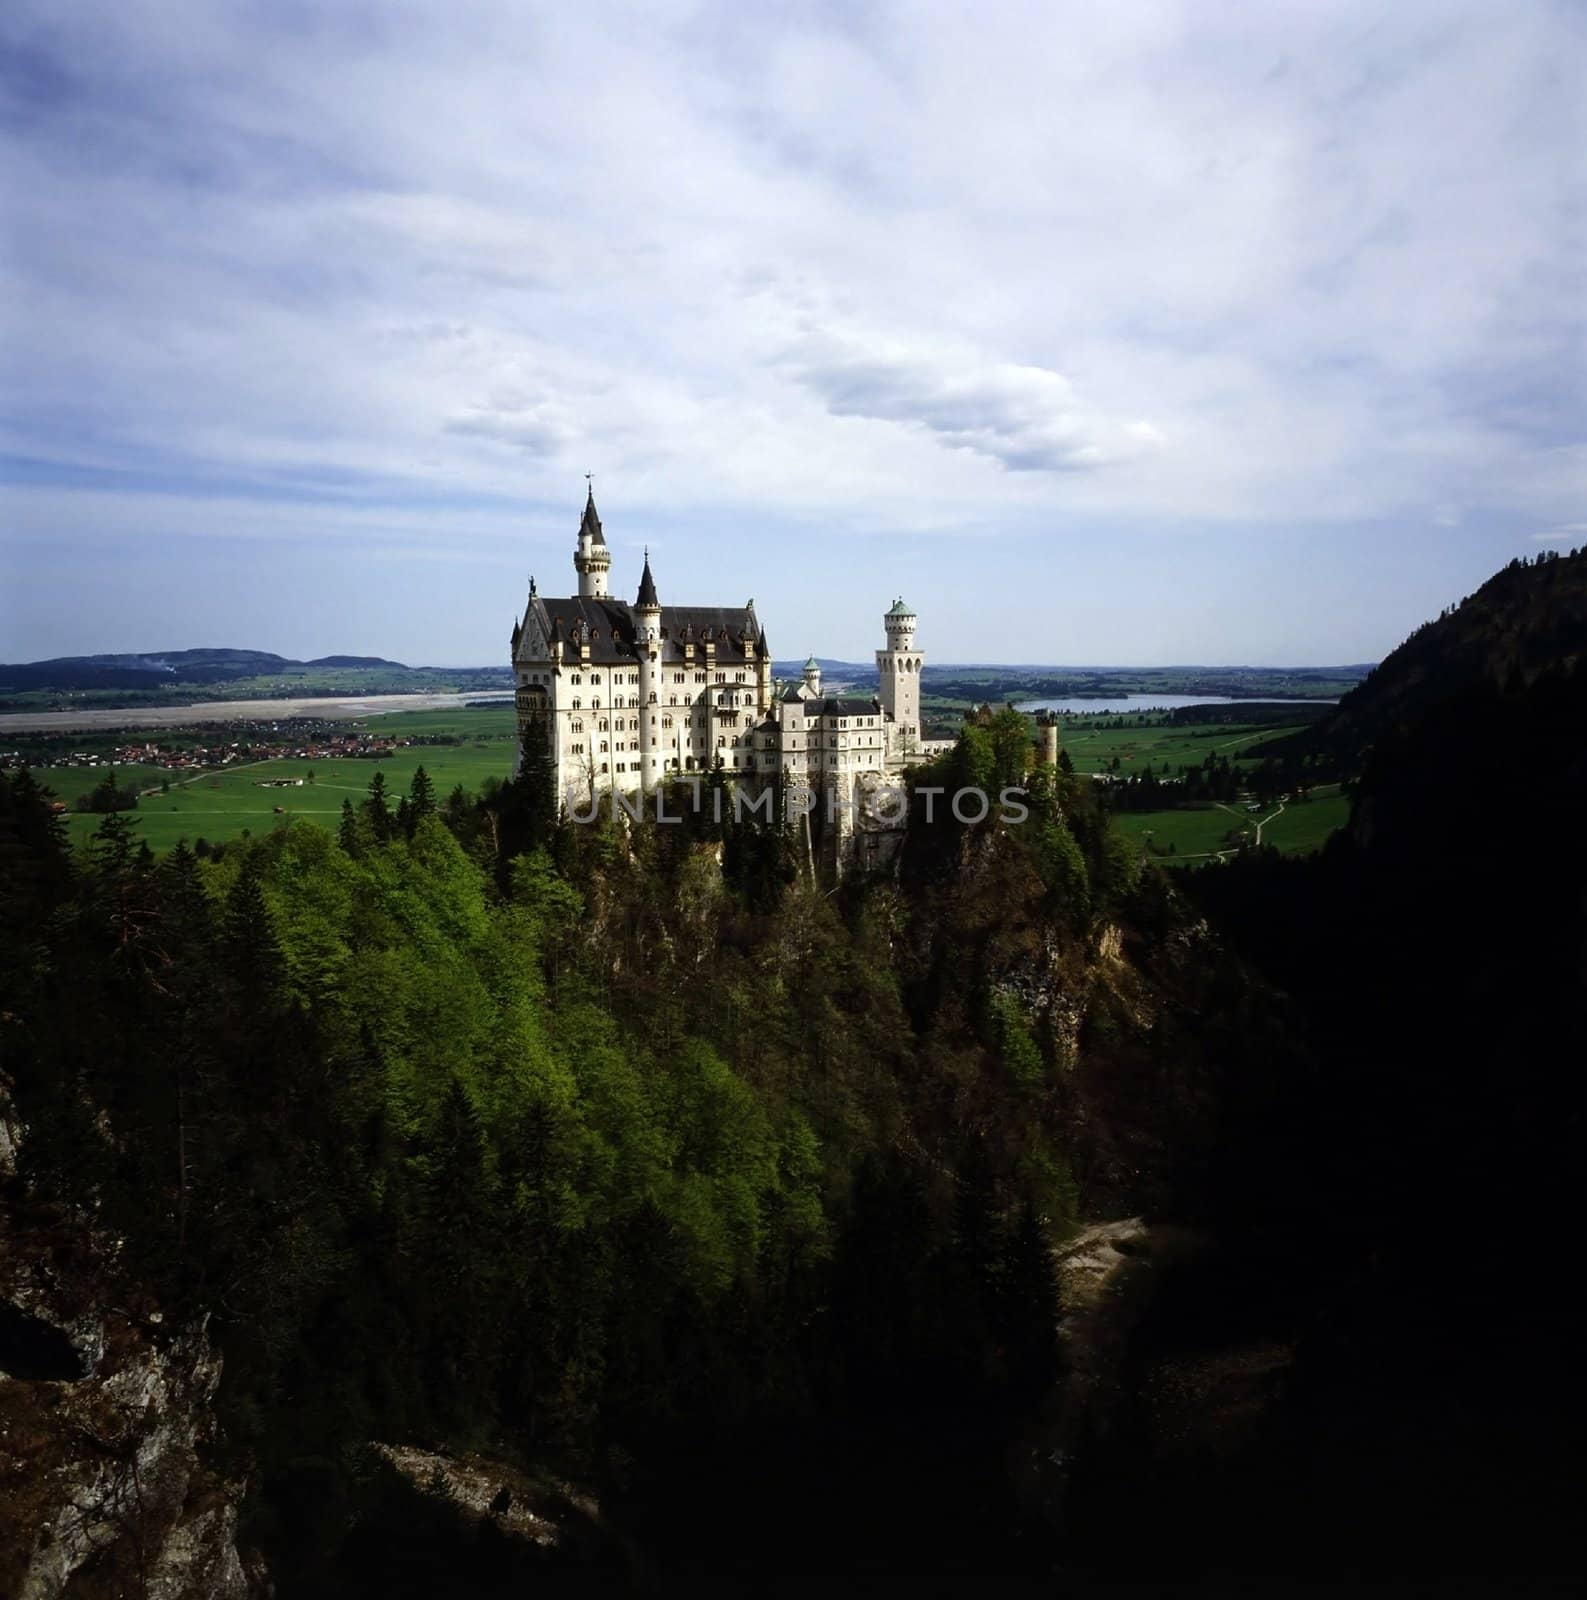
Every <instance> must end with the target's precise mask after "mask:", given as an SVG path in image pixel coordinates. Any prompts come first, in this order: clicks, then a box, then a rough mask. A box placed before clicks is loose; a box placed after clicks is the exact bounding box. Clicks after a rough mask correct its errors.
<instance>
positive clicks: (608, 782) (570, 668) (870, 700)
mask: <svg viewBox="0 0 1587 1600" xmlns="http://www.w3.org/2000/svg"><path fill="white" fill-rule="evenodd" d="M573 565H574V569H575V570H576V572H577V573H578V593H577V594H576V595H572V596H569V597H568V598H567V599H548V598H546V597H545V596H544V595H542V594H540V593H539V591H538V589H537V587H536V584H535V581H534V579H533V578H531V579H530V580H529V602H528V605H527V607H526V608H525V610H524V614H523V617H522V619H521V620H519V621H517V622H515V624H514V626H513V630H512V664H513V675H514V679H515V683H516V703H517V712H518V738H519V744H520V751H524V750H528V749H529V748H530V744H529V741H532V740H544V741H546V743H545V748H546V749H547V750H548V751H549V753H550V756H551V759H552V764H553V768H554V771H555V786H556V793H557V794H558V795H559V796H560V797H561V798H562V800H563V801H564V802H565V803H568V804H570V805H577V804H579V803H580V802H581V801H586V800H588V799H590V798H592V797H594V796H596V795H598V794H600V793H602V792H603V791H608V790H610V791H616V792H619V793H625V792H630V791H636V790H639V791H644V792H650V791H652V790H655V789H656V788H658V787H660V786H661V785H663V784H664V783H666V782H667V781H668V780H670V779H686V778H687V777H688V775H689V774H691V773H694V774H703V773H707V772H711V771H713V770H717V769H718V768H720V770H721V771H722V772H724V773H725V774H726V775H727V776H728V777H730V778H733V779H736V780H737V781H738V783H739V784H740V785H741V786H746V787H749V788H759V789H764V788H765V787H766V786H768V785H770V784H771V783H773V782H774V781H775V780H776V779H777V777H778V776H779V775H782V776H784V777H785V778H786V779H787V780H788V781H789V782H790V783H793V784H798V785H803V786H805V787H806V788H808V789H809V790H811V791H813V792H814V793H816V794H819V795H820V796H822V797H823V799H824V800H825V802H826V805H825V812H826V815H827V818H828V820H829V821H835V822H836V823H837V830H836V831H837V832H838V833H842V834H848V833H850V832H852V831H853V830H854V829H855V828H856V827H857V826H863V825H864V819H865V818H866V817H867V816H872V817H873V820H874V812H875V810H876V807H875V804H874V800H875V796H876V795H877V793H878V792H879V791H880V790H882V789H883V788H886V787H887V786H888V785H887V780H888V778H889V775H897V774H899V773H901V772H902V771H903V769H904V768H905V767H906V766H908V765H910V764H912V763H914V762H916V761H919V760H920V759H922V757H923V756H925V755H928V754H933V753H935V752H936V751H937V750H939V749H942V748H945V747H946V745H947V744H948V743H950V742H951V741H940V740H926V739H923V738H922V737H921V724H920V671H921V666H922V664H923V662H924V659H925V658H924V656H923V655H922V653H921V651H920V649H919V647H918V646H917V644H916V643H915V622H916V619H915V614H914V612H913V611H911V610H910V608H909V607H908V606H907V605H905V604H904V602H903V601H902V600H899V601H897V602H895V604H894V605H893V607H892V609H891V610H890V611H888V612H887V614H886V616H885V617H884V619H883V621H884V625H885V629H886V644H885V645H884V647H883V648H882V649H879V650H878V651H877V652H876V667H877V672H878V675H879V678H880V692H879V694H878V695H876V696H874V697H871V696H862V695H843V694H825V693H823V691H822V687H821V668H820V666H819V664H818V663H817V662H816V660H815V658H814V657H812V658H811V659H810V660H809V661H807V662H806V663H805V666H804V671H803V674H802V676H801V678H800V680H799V681H798V682H797V683H789V684H786V685H783V684H777V683H774V682H773V679H772V668H771V647H770V645H769V644H768V643H767V640H766V630H765V629H764V628H763V627H762V626H761V623H760V621H759V619H758V618H757V617H756V615H755V603H754V601H753V600H751V601H750V602H749V603H748V604H747V605H744V606H738V607H733V606H675V605H663V604H662V603H661V598H660V594H659V592H658V590H657V587H656V580H655V577H654V575H653V574H652V572H651V570H650V556H649V553H648V552H646V556H645V567H644V572H643V573H642V574H641V576H640V580H639V590H638V594H637V595H636V597H635V599H634V602H633V604H632V605H630V604H627V603H626V602H624V601H621V600H614V599H612V597H611V595H610V594H609V593H608V591H607V583H608V579H609V577H610V575H611V566H612V558H611V553H610V551H609V550H608V549H607V546H606V539H605V535H604V534H603V533H602V531H601V519H600V517H599V515H598V514H597V512H596V510H595V495H594V491H593V490H592V491H591V492H590V495H589V497H588V499H587V500H586V502H585V506H584V516H583V519H582V520H581V522H580V523H579V533H578V546H577V548H576V550H575V551H574V555H573Z"/></svg>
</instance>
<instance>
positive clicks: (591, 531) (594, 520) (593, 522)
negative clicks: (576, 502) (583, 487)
mask: <svg viewBox="0 0 1587 1600" xmlns="http://www.w3.org/2000/svg"><path fill="white" fill-rule="evenodd" d="M586 533H587V534H588V535H589V536H590V542H591V543H592V544H605V543H606V536H605V535H604V534H603V533H602V532H601V519H600V515H599V513H598V512H597V511H596V509H595V485H594V484H593V483H592V484H591V485H590V488H589V493H588V494H587V495H586V497H585V500H584V520H583V521H582V522H580V523H579V537H580V538H581V539H582V538H583V537H584V535H585V534H586Z"/></svg>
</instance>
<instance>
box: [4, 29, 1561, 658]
mask: <svg viewBox="0 0 1587 1600" xmlns="http://www.w3.org/2000/svg"><path fill="white" fill-rule="evenodd" d="M0 52H3V55H0V125H3V130H4V156H3V166H0V196H3V198H0V227H3V234H0V462H3V479H4V490H3V492H4V507H3V512H0V516H3V521H0V540H3V543H0V659H11V660H18V659H30V658H35V657H40V656H46V655H54V654H66V653H73V654H75V653H81V652H92V651H111V650H115V651H120V650H142V649H156V648H172V647H177V646H183V645H196V644H228V645H247V646H252V647H256V648H262V649H274V650H279V651H281V652H283V653H284V654H290V655H315V654H321V653H325V652H329V651H351V652H360V653H365V652H373V653H379V654H383V655H390V656H395V657H398V658H400V659H403V660H407V661H412V662H420V661H425V662H438V663H478V662H486V661H498V660H501V659H503V658H504V655H505V651H506V639H507V633H508V631H509V629H510V627H511V623H512V620H513V615H514V612H515V610H517V609H519V608H521V605H522V600H523V595H524V591H525V589H526V585H527V579H528V576H529V574H530V573H531V572H533V573H534V574H535V575H536V576H537V578H538V579H539V582H540V585H541V588H542V590H543V591H545V592H551V591H553V590H560V589H566V588H571V586H572V565H571V553H572V547H573V536H574V531H575V529H576V527H577V523H578V517H579V512H580V510H581V506H582V501H583V493H584V474H585V473H586V472H593V473H594V475H595V485H596V496H597V500H598V503H599V505H600V508H601V512H602V516H603V519H604V521H605V524H606V529H607V535H608V539H609V541H610V543H611V545H612V549H613V556H614V588H616V589H617V590H618V592H620V593H623V594H625V595H627V594H629V593H630V591H631V590H632V589H633V588H634V587H635V586H636V584H637V581H638V574H639V565H640V560H641V553H642V549H643V547H645V546H646V545H648V546H649V548H650V550H651V553H652V560H653V564H654V567H655V572H656V578H657V582H658V584H659V586H660V589H661V594H662V599H663V600H664V601H665V600H669V599H670V600H676V601H679V602H690V603H707V602H718V603H742V601H743V600H745V599H747V598H749V597H751V596H753V597H754V599H755V601H756V607H757V610H758V611H759V613H760V615H761V617H762V618H763V620H764V621H765V622H766V624H767V627H768V631H769V634H770V637H771V640H772V644H773V646H774V648H775V649H776V650H777V652H778V653H779V654H780V655H784V656H794V655H802V654H804V653H805V652H807V651H810V650H814V651H818V652H819V653H821V654H823V655H832V656H840V657H849V658H858V657H863V656H865V655H867V654H868V653H869V651H870V650H871V649H872V648H873V647H874V646H875V645H876V644H877V643H878V642H880V633H881V627H880V615H881V612H882V611H883V610H884V609H885V608H886V606H887V605H888V604H889V603H890V602H891V601H892V599H893V598H894V596H895V595H897V594H903V595H905V596H907V598H908V599H909V600H910V602H911V603H912V604H913V605H914V606H915V607H916V609H917V610H918V611H919V613H920V617H921V635H920V637H921V641H922V644H923V645H924V647H925V648H926V650H927V651H928V652H929V656H930V657H931V658H934V659H936V660H939V661H949V660H957V661H969V660H975V661H1000V660H1001V661H1052V662H1114V663H1120V664H1149V663H1169V662H1205V663H1232V662H1253V663H1273V664H1307V663H1310V664H1323V663H1336V662H1347V661H1360V660H1369V659H1375V658H1376V657H1378V656H1380V655H1382V654H1383V653H1384V652H1386V651H1387V650H1388V649H1390V648H1392V647H1393V645H1394V644H1396V643H1397V642H1398V641H1399V640H1400V639H1401V638H1403V637H1404V636H1405V634H1407V633H1408V632H1409V631H1410V630H1411V629H1412V628H1413V627H1414V626H1415V625H1416V624H1418V623H1419V622H1421V621H1423V620H1424V619H1426V618H1427V617H1429V616H1431V615H1434V614H1436V613H1437V612H1438V611H1439V610H1440V609H1441V608H1442V607H1443V606H1444V605H1445V604H1447V603H1449V602H1450V601H1452V600H1456V599H1458V598H1459V597H1460V596H1462V595H1463V594H1466V593H1468V592H1469V591H1470V590H1471V589H1473V588H1474V587H1476V585H1477V584H1478V583H1479V582H1481V580H1482V579H1483V578H1484V577H1485V576H1486V575H1487V574H1488V573H1490V572H1491V571H1493V570H1494V569H1495V568H1497V567H1499V566H1502V565H1503V564H1504V563H1505V562H1506V561H1508V560H1510V559H1511V558H1512V557H1513V556H1515V555H1518V554H1532V553H1535V552H1536V551H1538V550H1539V549H1545V548H1550V547H1558V548H1569V547H1572V546H1574V545H1579V544H1583V543H1587V334H1584V308H1587V271H1584V262H1587V94H1584V93H1583V87H1582V86H1583V84H1584V83H1587V8H1584V7H1583V6H1581V5H1579V4H1573V3H1564V0H1562V3H1558V4H1548V3H1541V0H1540V3H1529V0H1505V3H1504V4H1494V3H1491V0H1480V3H1475V4H1461V3H1459V0H1438V3H1434V4H1422V3H1418V0H1396V3H1395V4H1394V5H1392V6H1386V5H1383V4H1382V3H1381V0H1376V3H1371V4H1350V3H1343V0H1339V3H1333V0H1304V3H1286V0H1271V3H1264V4H1262V5H1259V6H1257V5H1250V6H1248V5H1234V4H1228V5H1223V4H1208V3H1205V0H1185V3H1147V0H1142V3H1134V0H1121V3H1117V4H1113V3H1110V4H1107V5H1102V4H1099V3H1089V4H1084V5H1076V4H1054V3H1051V0H1047V3H1043V4H1034V5H1013V4H997V3H993V4H989V5H982V6H970V5H964V4H956V5H946V4H933V3H908V4H902V3H901V4H896V5H868V4H843V5H838V4H829V5H797V4H779V5H775V6H771V5H744V4H741V3H740V4H720V5H718V4H710V5H695V4H673V3H667V0H661V3H648V4H645V5H643V6H636V7H626V6H617V5H606V4H585V5H580V6H577V7H574V6H557V7H552V6H529V5H524V4H517V5H496V4H490V3H471V4H467V5H456V6H445V5H435V4H397V3H390V4H378V5H372V4H362V3H346V0H344V3H340V4H337V5H335V6H319V5H309V4H300V3H286V0H268V3H267V0H257V3H249V4H241V3H238V4H229V3H224V0H114V3H108V0H106V3H101V0H73V3H71V4H67V5H61V4H59V3H49V4H36V3H34V0H11V3H10V4H9V5H8V6H7V7H6V8H5V9H4V13H3V16H0Z"/></svg>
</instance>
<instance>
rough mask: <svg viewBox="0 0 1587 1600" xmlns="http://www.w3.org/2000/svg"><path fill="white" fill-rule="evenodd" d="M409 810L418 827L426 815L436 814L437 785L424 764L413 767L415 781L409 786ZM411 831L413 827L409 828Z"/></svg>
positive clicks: (414, 824)
mask: <svg viewBox="0 0 1587 1600" xmlns="http://www.w3.org/2000/svg"><path fill="white" fill-rule="evenodd" d="M408 811H409V815H410V816H411V817H412V819H413V827H417V826H418V825H419V823H421V822H422V821H423V820H424V819H425V818H426V817H433V816H434V815H435V785H434V784H433V783H431V782H430V774H429V773H428V772H426V771H425V770H424V768H423V767H422V766H420V767H415V768H414V769H413V781H412V782H411V783H410V784H409V786H408ZM408 831H409V832H410V833H411V832H412V831H413V830H412V828H410V829H409V830H408Z"/></svg>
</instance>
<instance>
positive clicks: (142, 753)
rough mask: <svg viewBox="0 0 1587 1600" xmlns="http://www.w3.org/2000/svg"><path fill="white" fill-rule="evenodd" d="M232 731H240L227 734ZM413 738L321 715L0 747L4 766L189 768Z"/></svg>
mask: <svg viewBox="0 0 1587 1600" xmlns="http://www.w3.org/2000/svg"><path fill="white" fill-rule="evenodd" d="M333 730H336V731H333ZM217 735H218V736H219V737H217ZM232 735H236V737H229V736H232ZM413 742H414V740H413V739H411V738H398V737H393V736H385V737H380V736H376V735H372V734H369V733H366V732H365V731H363V730H362V729H359V728H355V729H353V730H351V731H342V730H341V729H338V725H336V724H332V723H328V722H324V721H321V720H319V719H301V720H294V721H291V722H284V723H275V722H271V723H254V724H250V723H240V724H237V723H233V724H228V725H226V726H225V727H216V728H215V729H213V730H208V729H202V728H201V729H198V730H194V731H193V732H189V733H186V734H177V735H175V736H174V737H172V736H167V737H166V739H165V740H164V741H163V742H156V741H154V740H128V741H126V742H125V743H120V744H110V743H109V742H108V741H107V742H106V743H105V744H104V745H102V746H101V745H97V744H94V745H88V746H85V745H84V744H83V743H82V741H81V738H80V736H76V737H74V736H72V735H50V734H40V735H37V736H35V738H34V739H33V740H30V741H29V744H28V747H27V748H26V749H22V748H16V749H9V750H3V751H0V768H4V767H24V766H25V767H31V768H32V769H34V770H35V771H37V770H41V769H44V768H54V769H60V768H75V769H84V768H87V769H92V768H110V767H122V766H132V765H136V766H142V767H159V768H162V769H164V770H165V771H167V772H181V773H189V774H191V773H195V772H208V771H213V770H215V769H217V768H221V767H228V766H235V765H239V764H242V763H253V762H258V761H279V760H296V761H340V760H347V759H350V758H351V759H360V760H370V759H379V758H380V757H382V756H389V755H390V754H391V753H392V751H394V750H398V749H401V748H403V747H405V746H407V745H409V744H412V743H413Z"/></svg>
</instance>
